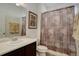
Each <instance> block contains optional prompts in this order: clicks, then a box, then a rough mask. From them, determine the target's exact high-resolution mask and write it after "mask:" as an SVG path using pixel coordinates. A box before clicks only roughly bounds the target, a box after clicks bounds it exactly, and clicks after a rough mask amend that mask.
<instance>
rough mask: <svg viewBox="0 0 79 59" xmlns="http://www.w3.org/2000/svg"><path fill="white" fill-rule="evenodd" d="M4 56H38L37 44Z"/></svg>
mask: <svg viewBox="0 0 79 59" xmlns="http://www.w3.org/2000/svg"><path fill="white" fill-rule="evenodd" d="M3 56H36V42H34V43H31V44H29V45H26V46H24V47H21V48H19V49H16V50H14V51H12V52H9V53H6V54H4V55H3Z"/></svg>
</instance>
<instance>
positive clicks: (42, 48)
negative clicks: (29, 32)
mask: <svg viewBox="0 0 79 59" xmlns="http://www.w3.org/2000/svg"><path fill="white" fill-rule="evenodd" d="M47 50H48V48H47V47H46V46H43V45H39V46H37V54H38V56H46V52H47Z"/></svg>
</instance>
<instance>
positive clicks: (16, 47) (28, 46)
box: [0, 37, 36, 56]
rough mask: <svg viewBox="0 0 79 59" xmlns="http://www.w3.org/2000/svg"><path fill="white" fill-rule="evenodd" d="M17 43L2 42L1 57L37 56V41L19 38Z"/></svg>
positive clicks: (0, 47) (0, 46)
mask: <svg viewBox="0 0 79 59" xmlns="http://www.w3.org/2000/svg"><path fill="white" fill-rule="evenodd" d="M17 39H18V40H16V41H12V40H9V41H6V42H0V55H1V56H36V39H32V38H26V37H18V38H17Z"/></svg>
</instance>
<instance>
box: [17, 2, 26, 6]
mask: <svg viewBox="0 0 79 59" xmlns="http://www.w3.org/2000/svg"><path fill="white" fill-rule="evenodd" d="M23 4H24V3H16V6H22V5H23Z"/></svg>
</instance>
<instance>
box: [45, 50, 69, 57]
mask: <svg viewBox="0 0 79 59" xmlns="http://www.w3.org/2000/svg"><path fill="white" fill-rule="evenodd" d="M46 55H47V56H68V55H67V54H64V53H60V52H57V51H53V50H50V49H48V51H47V53H46Z"/></svg>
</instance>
